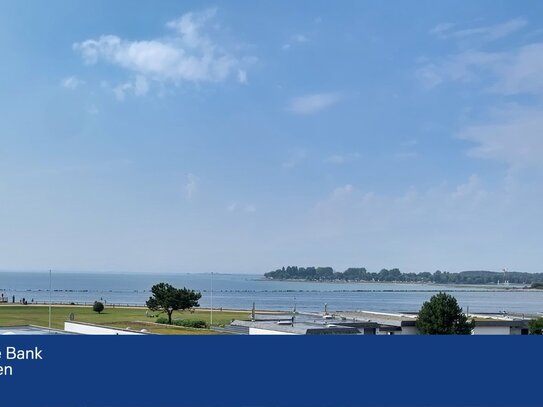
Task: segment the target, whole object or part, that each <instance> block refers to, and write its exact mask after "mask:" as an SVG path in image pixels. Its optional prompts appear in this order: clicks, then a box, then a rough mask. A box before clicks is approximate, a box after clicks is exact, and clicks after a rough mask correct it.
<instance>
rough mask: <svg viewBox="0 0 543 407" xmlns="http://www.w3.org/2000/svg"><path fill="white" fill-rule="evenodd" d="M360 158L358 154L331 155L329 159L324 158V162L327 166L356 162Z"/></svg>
mask: <svg viewBox="0 0 543 407" xmlns="http://www.w3.org/2000/svg"><path fill="white" fill-rule="evenodd" d="M359 158H360V153H348V154H332V155H331V156H329V157H326V159H325V160H324V161H325V162H327V163H329V164H337V165H341V164H346V163H350V162H353V161H356V160H358V159H359Z"/></svg>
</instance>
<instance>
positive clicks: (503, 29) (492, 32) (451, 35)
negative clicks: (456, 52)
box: [431, 18, 528, 41]
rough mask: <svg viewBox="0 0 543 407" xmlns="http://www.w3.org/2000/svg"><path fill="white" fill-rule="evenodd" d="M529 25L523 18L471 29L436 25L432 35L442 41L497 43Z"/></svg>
mask: <svg viewBox="0 0 543 407" xmlns="http://www.w3.org/2000/svg"><path fill="white" fill-rule="evenodd" d="M527 24H528V23H527V21H526V20H524V19H523V18H515V19H512V20H509V21H506V22H504V23H500V24H494V25H487V26H482V27H471V28H458V27H457V26H456V25H454V24H450V23H441V24H438V25H436V26H435V27H434V28H433V29H432V30H431V33H432V34H434V35H435V36H437V37H438V38H441V39H457V40H462V39H467V38H479V39H481V40H483V41H495V40H497V39H500V38H504V37H507V36H508V35H510V34H512V33H514V32H515V31H518V30H520V29H522V28H524V27H525V26H526V25H527Z"/></svg>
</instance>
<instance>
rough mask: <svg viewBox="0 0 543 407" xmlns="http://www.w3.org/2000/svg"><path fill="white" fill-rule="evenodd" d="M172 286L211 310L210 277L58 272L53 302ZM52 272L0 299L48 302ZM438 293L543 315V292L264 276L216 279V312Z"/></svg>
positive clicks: (11, 279) (359, 306) (134, 297)
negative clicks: (165, 284) (196, 293)
mask: <svg viewBox="0 0 543 407" xmlns="http://www.w3.org/2000/svg"><path fill="white" fill-rule="evenodd" d="M162 281H163V282H168V283H170V284H172V285H174V286H176V287H183V286H185V287H187V288H192V289H195V290H198V291H200V292H201V293H202V299H201V301H200V305H201V306H202V307H209V306H210V305H211V284H212V279H211V274H175V275H174V274H164V275H160V274H136V273H131V274H105V273H66V272H53V274H52V288H53V292H52V300H53V301H54V302H62V303H70V302H74V303H92V302H94V301H95V300H100V299H101V300H103V301H105V302H106V304H107V303H110V304H111V303H115V304H129V305H143V304H144V303H145V301H146V300H147V299H148V298H149V296H150V293H149V290H150V288H151V286H152V285H153V284H155V283H158V282H162ZM48 289H49V272H40V273H38V272H0V293H3V294H4V296H8V297H9V298H10V301H11V298H12V296H13V295H15V297H16V301H17V302H18V301H19V300H20V299H21V298H23V297H24V298H25V299H26V300H27V301H28V302H29V303H30V302H32V300H34V301H35V302H44V301H49V291H48ZM438 291H449V292H452V293H453V295H454V296H455V297H456V298H457V299H458V301H459V303H460V305H461V306H462V307H463V308H464V309H466V307H468V306H469V309H470V312H500V311H503V310H505V311H509V312H526V313H535V312H543V292H542V291H509V290H502V289H499V288H498V287H495V286H493V287H481V286H477V287H474V286H444V285H434V284H399V283H394V284H389V283H314V282H293V281H268V280H264V279H263V277H262V276H261V275H246V274H214V275H213V306H214V307H217V308H219V307H223V308H240V309H249V308H251V307H252V304H253V301H254V302H255V303H256V307H257V308H258V309H270V310H291V309H292V308H293V307H294V306H295V305H296V308H297V310H298V311H318V310H322V309H323V308H324V304H325V303H327V304H328V309H329V310H336V311H338V310H374V311H417V310H418V309H419V308H420V306H421V305H422V303H423V302H424V301H426V300H428V299H429V298H430V297H431V296H432V295H433V294H434V293H436V292H438Z"/></svg>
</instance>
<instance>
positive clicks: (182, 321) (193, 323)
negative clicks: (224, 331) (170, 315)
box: [173, 319, 207, 328]
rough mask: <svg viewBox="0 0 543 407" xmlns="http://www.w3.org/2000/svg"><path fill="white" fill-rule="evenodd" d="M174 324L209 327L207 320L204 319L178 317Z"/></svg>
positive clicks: (187, 326) (189, 326)
mask: <svg viewBox="0 0 543 407" xmlns="http://www.w3.org/2000/svg"><path fill="white" fill-rule="evenodd" d="M173 324H174V325H176V326H184V327H186V328H207V324H206V322H205V321H202V320H193V319H176V320H175V321H173Z"/></svg>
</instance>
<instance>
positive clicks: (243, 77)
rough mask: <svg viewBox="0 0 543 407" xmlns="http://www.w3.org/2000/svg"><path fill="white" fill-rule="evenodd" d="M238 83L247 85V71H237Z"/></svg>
mask: <svg viewBox="0 0 543 407" xmlns="http://www.w3.org/2000/svg"><path fill="white" fill-rule="evenodd" d="M238 82H239V83H247V71H245V70H243V69H240V70H238Z"/></svg>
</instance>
